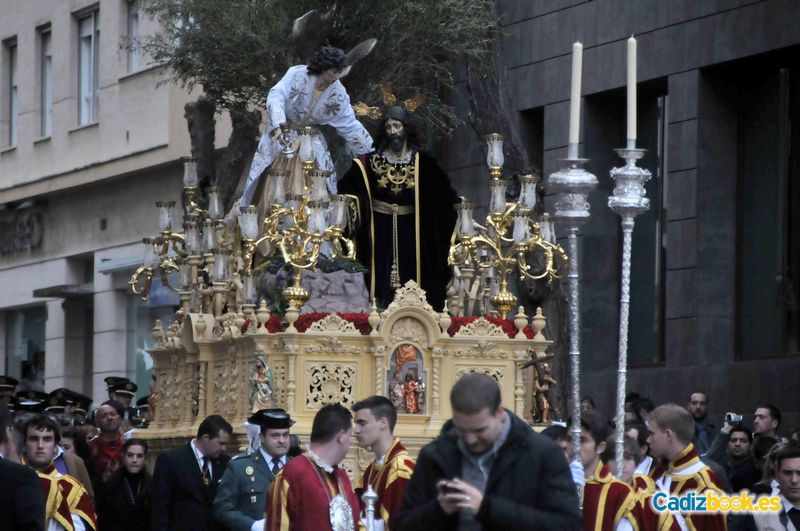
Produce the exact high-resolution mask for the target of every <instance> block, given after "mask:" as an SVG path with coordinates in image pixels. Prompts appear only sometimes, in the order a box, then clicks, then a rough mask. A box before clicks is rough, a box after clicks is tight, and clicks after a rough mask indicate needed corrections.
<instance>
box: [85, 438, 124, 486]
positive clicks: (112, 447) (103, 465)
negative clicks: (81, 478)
mask: <svg viewBox="0 0 800 531" xmlns="http://www.w3.org/2000/svg"><path fill="white" fill-rule="evenodd" d="M124 449H125V445H124V443H123V442H122V437H121V436H119V435H118V436H117V438H116V439H114V440H113V441H106V440H104V439H103V438H102V437H95V438H94V439H92V440H91V441H89V453H90V454H91V457H92V463H94V469H95V472H97V473H98V474H100V476H101V478H102V480H103V482H106V481H108V479H109V478H110V477H111V476H113V475H114V472H116V471H117V470H119V469H120V468H121V467H122V454H123V452H124Z"/></svg>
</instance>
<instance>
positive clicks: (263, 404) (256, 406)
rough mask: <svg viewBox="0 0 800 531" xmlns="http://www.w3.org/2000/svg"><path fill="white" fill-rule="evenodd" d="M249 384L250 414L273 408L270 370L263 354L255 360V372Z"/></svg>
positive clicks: (272, 384)
mask: <svg viewBox="0 0 800 531" xmlns="http://www.w3.org/2000/svg"><path fill="white" fill-rule="evenodd" d="M250 383H251V384H252V385H253V390H252V392H251V394H250V404H251V406H252V407H251V413H255V412H256V411H259V410H262V409H270V408H273V407H275V397H274V394H273V389H274V388H275V387H274V382H273V379H272V370H271V369H270V368H269V365H268V364H267V357H266V356H265V355H264V354H259V355H258V357H257V358H256V370H255V372H254V373H253V375H252V376H251V377H250Z"/></svg>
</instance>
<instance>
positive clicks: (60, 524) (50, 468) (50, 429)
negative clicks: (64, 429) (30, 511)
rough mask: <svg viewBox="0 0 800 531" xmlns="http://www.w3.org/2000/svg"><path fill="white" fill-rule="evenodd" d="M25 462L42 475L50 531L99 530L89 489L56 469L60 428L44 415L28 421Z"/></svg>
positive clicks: (25, 428) (47, 524)
mask: <svg viewBox="0 0 800 531" xmlns="http://www.w3.org/2000/svg"><path fill="white" fill-rule="evenodd" d="M24 430H25V462H24V464H26V465H27V466H29V467H31V468H32V469H33V470H34V471H36V474H37V475H38V476H39V480H40V481H41V486H42V491H43V492H44V496H45V528H46V529H48V530H50V531H56V530H66V531H78V530H80V531H94V530H95V529H97V523H96V517H95V513H94V507H93V506H92V501H91V499H90V498H89V494H88V493H87V492H86V489H84V488H83V486H82V485H81V484H80V482H79V481H78V480H77V479H75V478H73V477H72V476H68V475H62V474H61V473H59V472H58V470H56V466H55V463H53V459H54V458H55V455H56V446H57V445H58V442H59V439H60V435H61V430H60V428H59V426H58V424H56V423H55V421H54V420H52V419H50V418H49V417H48V416H46V415H44V414H40V415H37V416H35V417H32V418H31V419H30V420H28V421H27V422H26V423H25V427H24Z"/></svg>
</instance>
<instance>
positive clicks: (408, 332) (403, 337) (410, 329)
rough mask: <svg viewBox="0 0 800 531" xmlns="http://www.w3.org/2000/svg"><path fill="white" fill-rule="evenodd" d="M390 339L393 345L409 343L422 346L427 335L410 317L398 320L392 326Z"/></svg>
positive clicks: (423, 328)
mask: <svg viewBox="0 0 800 531" xmlns="http://www.w3.org/2000/svg"><path fill="white" fill-rule="evenodd" d="M390 338H391V341H392V342H394V343H400V342H403V341H411V342H413V343H417V344H418V345H422V344H425V342H426V341H425V340H426V338H427V334H426V332H425V327H424V326H423V325H422V323H420V322H419V321H417V320H416V319H414V318H412V317H403V318H402V319H398V320H397V322H396V323H395V324H394V326H392V332H391V334H390Z"/></svg>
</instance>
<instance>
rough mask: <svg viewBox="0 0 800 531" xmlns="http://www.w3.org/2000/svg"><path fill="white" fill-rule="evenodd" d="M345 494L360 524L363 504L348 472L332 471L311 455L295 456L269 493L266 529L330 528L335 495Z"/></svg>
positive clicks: (323, 530)
mask: <svg viewBox="0 0 800 531" xmlns="http://www.w3.org/2000/svg"><path fill="white" fill-rule="evenodd" d="M337 494H340V495H342V496H343V497H344V498H345V499H346V500H347V503H348V504H349V505H350V508H351V509H352V510H353V522H354V524H355V525H356V529H357V528H358V527H357V526H358V518H359V506H358V498H356V494H355V492H353V487H352V485H351V484H350V478H348V477H347V472H345V470H344V469H342V468H339V467H333V473H328V472H326V471H325V470H324V469H322V468H321V467H320V466H319V465H317V464H316V463H315V462H314V460H313V459H312V458H311V457H309V456H307V455H304V456H301V457H298V458H297V459H292V460H291V461H289V462H288V463H286V466H285V467H283V468H282V469H281V471H280V472H278V475H277V476H275V479H274V480H273V481H272V485H270V488H269V494H268V496H267V508H266V519H267V524H266V527H265V531H329V530H330V529H331V523H330V515H329V513H328V508H329V505H330V501H331V499H333V497H334V496H336V495H337Z"/></svg>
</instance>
